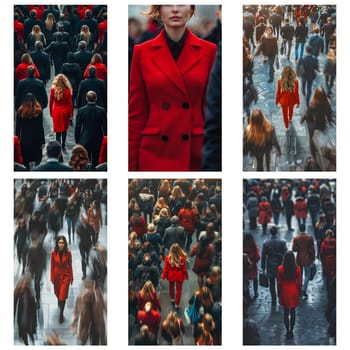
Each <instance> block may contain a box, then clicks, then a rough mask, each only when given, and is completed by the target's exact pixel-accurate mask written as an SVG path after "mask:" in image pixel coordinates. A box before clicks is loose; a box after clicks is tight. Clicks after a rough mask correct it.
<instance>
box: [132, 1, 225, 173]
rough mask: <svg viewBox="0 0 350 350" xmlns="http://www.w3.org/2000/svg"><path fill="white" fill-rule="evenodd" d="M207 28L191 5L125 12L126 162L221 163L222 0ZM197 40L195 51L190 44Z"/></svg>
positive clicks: (164, 166)
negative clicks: (195, 24)
mask: <svg viewBox="0 0 350 350" xmlns="http://www.w3.org/2000/svg"><path fill="white" fill-rule="evenodd" d="M213 8H214V9H215V10H214V11H215V12H216V16H217V18H218V20H217V23H216V24H215V22H214V23H213V25H212V26H211V27H212V28H211V30H208V31H206V33H205V35H203V32H202V33H200V34H202V35H200V34H199V35H197V34H198V32H196V33H194V29H192V28H191V26H190V24H189V22H190V20H191V18H192V17H193V16H194V17H195V13H196V12H195V11H196V5H151V6H149V7H148V8H147V9H146V10H144V11H143V12H142V14H143V15H144V16H146V18H147V28H146V29H145V30H144V29H143V28H142V22H141V21H140V20H139V19H138V18H136V17H130V18H129V170H130V171H190V170H197V171H198V170H210V171H220V170H221V5H219V6H213ZM194 47H195V48H196V50H195V51H193V48H194Z"/></svg>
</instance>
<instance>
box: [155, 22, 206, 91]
mask: <svg viewBox="0 0 350 350" xmlns="http://www.w3.org/2000/svg"><path fill="white" fill-rule="evenodd" d="M200 48H201V45H200V43H199V40H198V39H197V38H196V37H195V36H194V35H193V34H192V33H191V32H190V31H188V36H187V38H186V41H185V45H184V47H183V49H182V52H181V54H180V56H179V58H178V61H177V62H175V60H174V59H173V57H172V55H171V52H170V50H169V48H168V45H167V42H166V39H165V35H164V29H163V30H162V32H161V33H160V35H159V36H158V37H156V38H155V39H154V40H153V43H152V49H153V51H154V55H153V57H152V61H153V63H154V64H155V65H156V66H157V68H158V69H159V70H160V71H161V72H162V73H163V74H164V75H165V76H167V77H168V79H169V80H170V81H171V82H172V83H173V84H174V85H175V86H176V87H177V88H178V89H179V90H181V91H182V92H183V93H184V94H185V95H186V96H187V94H188V92H187V88H186V86H185V83H184V80H183V75H184V74H185V73H186V72H187V71H188V70H189V69H190V68H191V67H193V66H194V65H195V64H196V63H197V62H198V61H199V60H200V55H199V52H198V51H199V50H200Z"/></svg>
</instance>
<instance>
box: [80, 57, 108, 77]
mask: <svg viewBox="0 0 350 350" xmlns="http://www.w3.org/2000/svg"><path fill="white" fill-rule="evenodd" d="M91 66H94V67H95V68H96V78H97V79H101V80H103V81H107V66H106V65H105V64H104V63H103V58H102V56H101V55H100V54H99V53H94V54H93V55H92V57H91V61H90V63H89V64H88V65H87V66H86V68H85V71H84V79H86V78H87V77H88V76H89V69H90V67H91Z"/></svg>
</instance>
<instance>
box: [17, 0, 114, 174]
mask: <svg viewBox="0 0 350 350" xmlns="http://www.w3.org/2000/svg"><path fill="white" fill-rule="evenodd" d="M14 98H15V103H14V108H15V132H14V148H15V157H14V169H15V170H18V171H21V170H23V171H28V170H38V169H37V168H38V167H40V166H42V165H45V162H47V161H48V162H56V163H57V162H60V163H63V156H62V155H63V154H64V153H68V152H69V153H68V154H67V157H69V156H70V158H69V159H66V163H68V164H62V165H64V166H65V167H67V170H70V171H87V170H106V169H107V6H106V5H64V6H63V5H61V6H57V5H15V6H14ZM46 109H47V111H46ZM69 129H72V130H73V136H72V138H73V139H74V141H71V140H70V139H69V143H73V145H69V147H68V146H67V132H68V131H69ZM50 135H51V136H50ZM52 139H55V140H56V141H57V143H58V144H59V145H60V147H61V152H60V156H59V157H58V158H56V157H51V156H50V155H49V154H47V151H46V155H45V154H43V149H44V148H45V146H47V144H48V142H50V141H53V140H52ZM71 146H72V149H71ZM68 148H69V150H68ZM62 152H63V154H62ZM45 157H47V158H51V159H47V160H45V162H43V161H42V160H43V158H45ZM57 159H58V160H57ZM39 170H40V169H39ZM45 170H57V169H45Z"/></svg>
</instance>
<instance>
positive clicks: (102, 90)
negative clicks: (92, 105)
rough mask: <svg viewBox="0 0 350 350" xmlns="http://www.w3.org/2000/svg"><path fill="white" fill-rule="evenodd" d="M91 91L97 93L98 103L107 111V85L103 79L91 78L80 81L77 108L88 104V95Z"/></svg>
mask: <svg viewBox="0 0 350 350" xmlns="http://www.w3.org/2000/svg"><path fill="white" fill-rule="evenodd" d="M90 90H91V91H95V92H96V94H97V101H96V103H97V104H98V105H99V106H101V107H103V108H104V109H106V110H107V88H106V83H105V82H104V81H103V80H101V79H97V78H90V77H88V78H86V79H84V80H81V81H80V84H79V89H78V93H77V98H76V107H77V108H80V107H82V106H85V105H86V104H87V102H86V93H87V92H88V91H90Z"/></svg>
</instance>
